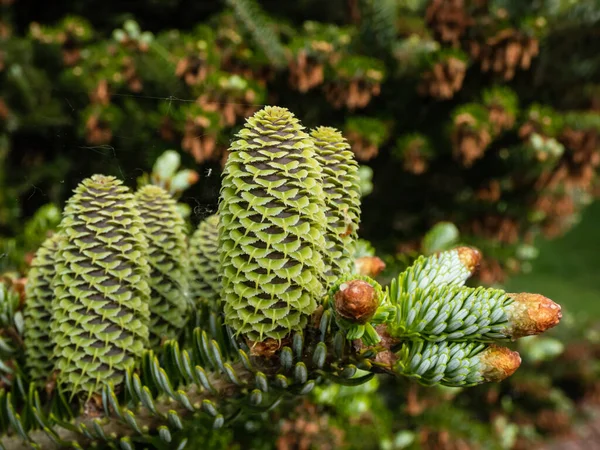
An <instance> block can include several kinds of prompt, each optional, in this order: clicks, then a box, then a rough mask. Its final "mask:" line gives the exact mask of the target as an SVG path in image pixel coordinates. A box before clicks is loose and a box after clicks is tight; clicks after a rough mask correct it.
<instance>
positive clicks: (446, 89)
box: [417, 58, 467, 100]
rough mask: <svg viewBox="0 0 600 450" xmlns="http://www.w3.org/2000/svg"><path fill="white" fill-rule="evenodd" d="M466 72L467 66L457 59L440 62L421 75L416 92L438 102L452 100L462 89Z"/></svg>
mask: <svg viewBox="0 0 600 450" xmlns="http://www.w3.org/2000/svg"><path fill="white" fill-rule="evenodd" d="M466 70H467V64H466V63H465V62H464V61H461V60H460V59H458V58H448V59H447V60H445V61H440V62H438V63H436V64H435V65H434V66H433V68H432V69H431V70H429V71H427V72H425V73H423V75H422V76H421V82H420V83H419V87H418V88H417V91H418V92H419V94H420V95H423V96H430V97H433V98H436V99H439V100H447V99H449V98H452V97H453V96H454V94H455V93H456V92H458V91H460V89H461V88H462V85H463V81H464V79H465V73H466Z"/></svg>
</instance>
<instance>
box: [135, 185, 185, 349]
mask: <svg viewBox="0 0 600 450" xmlns="http://www.w3.org/2000/svg"><path fill="white" fill-rule="evenodd" d="M135 201H136V204H137V209H138V211H139V213H140V216H141V218H142V221H143V222H144V229H145V236H146V241H147V242H148V253H147V257H148V263H149V265H150V305H149V309H150V323H149V325H148V329H149V331H150V345H151V346H152V347H153V348H155V347H157V346H158V345H159V344H160V343H161V341H163V340H165V339H172V338H175V337H177V336H178V334H179V333H180V332H181V330H182V328H183V327H184V325H185V323H186V321H187V318H188V316H187V312H188V309H189V304H188V303H189V299H188V297H189V288H188V264H189V259H188V256H187V243H186V236H185V223H184V221H183V219H182V218H181V216H180V214H179V212H178V211H177V205H176V202H175V200H174V199H173V198H172V197H171V196H170V195H169V194H168V193H167V191H165V190H164V189H163V188H161V187H158V186H153V185H147V186H144V187H142V188H141V189H140V190H139V191H138V192H137V193H136V195H135Z"/></svg>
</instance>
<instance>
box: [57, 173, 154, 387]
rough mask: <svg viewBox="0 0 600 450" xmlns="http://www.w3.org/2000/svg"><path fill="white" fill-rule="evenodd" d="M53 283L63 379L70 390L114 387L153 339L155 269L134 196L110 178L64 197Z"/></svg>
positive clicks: (83, 185)
mask: <svg viewBox="0 0 600 450" xmlns="http://www.w3.org/2000/svg"><path fill="white" fill-rule="evenodd" d="M61 232H62V233H63V234H64V235H65V239H64V241H61V245H60V248H59V253H58V257H57V264H56V276H55V278H54V280H53V285H54V300H53V305H52V310H53V316H52V329H51V332H52V339H53V341H54V345H55V359H56V368H57V369H58V370H59V375H58V382H59V384H60V385H61V386H62V387H63V388H64V389H66V390H67V391H70V392H71V393H72V394H73V395H75V394H79V393H87V394H88V395H91V394H92V393H94V392H98V390H99V388H100V384H101V383H102V382H110V383H113V384H114V385H115V386H118V385H119V384H121V383H122V382H123V380H124V372H125V370H126V369H128V368H131V367H133V366H134V364H135V358H136V357H138V356H140V355H141V353H142V351H143V350H144V348H145V347H146V346H147V344H148V322H149V310H148V303H149V298H150V288H149V286H148V279H149V276H150V269H149V266H148V263H147V260H146V255H147V251H148V244H147V242H146V239H145V237H144V233H145V230H144V225H143V223H142V220H141V218H140V215H139V212H138V210H137V207H136V204H135V200H134V197H133V194H132V193H131V192H130V191H129V189H127V188H126V187H125V186H123V185H122V183H121V182H120V181H119V180H117V179H115V178H113V177H107V176H102V175H94V176H92V177H91V178H89V179H86V180H84V181H83V182H82V183H81V184H80V185H79V186H78V187H77V188H76V189H75V194H74V195H73V197H71V199H70V200H69V201H68V202H67V206H66V208H65V211H64V218H63V221H62V223H61Z"/></svg>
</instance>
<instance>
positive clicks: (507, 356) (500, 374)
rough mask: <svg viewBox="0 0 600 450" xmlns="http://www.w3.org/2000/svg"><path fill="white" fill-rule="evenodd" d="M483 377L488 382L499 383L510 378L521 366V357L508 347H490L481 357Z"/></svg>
mask: <svg viewBox="0 0 600 450" xmlns="http://www.w3.org/2000/svg"><path fill="white" fill-rule="evenodd" d="M479 361H480V362H481V365H482V367H481V375H482V376H483V379H484V380H485V381H487V382H499V381H502V380H504V379H505V378H508V377H510V376H511V375H512V374H513V373H515V372H516V370H517V369H518V368H519V366H520V365H521V356H520V355H519V354H518V353H517V352H513V351H512V350H510V349H508V348H506V347H499V346H497V345H490V346H489V347H488V348H486V349H485V350H484V351H483V352H482V353H481V354H480V355H479Z"/></svg>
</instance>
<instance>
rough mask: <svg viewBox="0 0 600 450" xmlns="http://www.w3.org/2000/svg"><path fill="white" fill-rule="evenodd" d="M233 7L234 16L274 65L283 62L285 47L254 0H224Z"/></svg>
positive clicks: (280, 65) (280, 64)
mask: <svg viewBox="0 0 600 450" xmlns="http://www.w3.org/2000/svg"><path fill="white" fill-rule="evenodd" d="M226 1H227V4H228V5H229V6H230V7H231V8H233V11H234V12H235V15H236V18H237V19H238V20H239V21H240V23H241V24H242V26H243V27H244V28H245V29H246V30H247V31H248V32H249V33H250V35H251V36H252V39H254V41H255V42H256V44H257V45H258V47H259V48H260V49H261V50H262V51H263V52H264V54H265V55H266V56H267V58H268V59H269V62H270V63H271V64H273V66H275V67H282V66H283V65H284V64H285V49H284V48H283V46H282V45H281V42H279V36H277V34H276V33H275V31H274V30H273V27H274V25H273V24H272V23H270V22H269V20H268V19H267V18H266V17H265V13H264V12H263V11H262V10H261V8H260V6H259V4H258V2H256V0H226Z"/></svg>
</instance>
